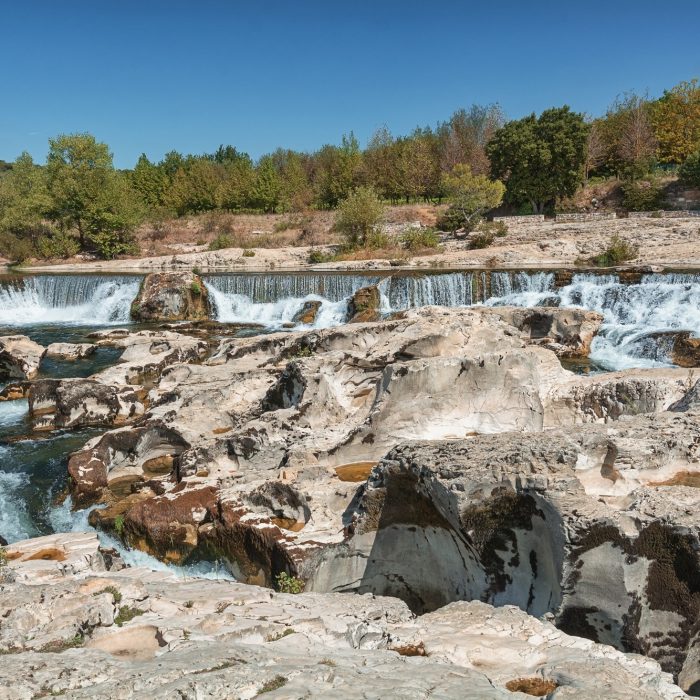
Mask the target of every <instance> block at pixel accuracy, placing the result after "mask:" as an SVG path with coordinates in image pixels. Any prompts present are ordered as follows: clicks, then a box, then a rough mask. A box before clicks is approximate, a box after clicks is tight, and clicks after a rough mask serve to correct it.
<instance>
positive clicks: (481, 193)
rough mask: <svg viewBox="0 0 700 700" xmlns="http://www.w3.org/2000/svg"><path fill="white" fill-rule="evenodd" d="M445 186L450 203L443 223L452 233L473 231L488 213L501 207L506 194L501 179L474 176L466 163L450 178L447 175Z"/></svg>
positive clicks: (455, 168)
mask: <svg viewBox="0 0 700 700" xmlns="http://www.w3.org/2000/svg"><path fill="white" fill-rule="evenodd" d="M442 186H443V190H444V192H445V194H446V195H447V199H448V201H449V203H450V206H449V208H448V210H447V212H446V215H445V216H444V218H443V221H442V224H443V225H444V226H445V228H448V229H451V230H457V229H458V228H464V229H465V230H467V231H473V230H474V229H475V228H476V226H477V225H478V224H479V223H480V222H481V220H482V219H483V216H484V214H485V213H486V212H487V211H489V210H490V209H495V208H496V207H497V206H499V205H500V204H501V202H502V201H503V194H504V192H505V187H504V185H503V183H502V182H501V181H500V180H495V181H494V180H489V178H488V177H486V175H474V174H472V171H471V168H470V167H469V166H468V165H465V164H464V163H458V164H457V165H456V166H455V167H454V169H453V170H452V172H451V173H450V174H449V175H444V176H443V180H442Z"/></svg>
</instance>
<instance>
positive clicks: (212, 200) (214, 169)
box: [167, 158, 224, 216]
mask: <svg viewBox="0 0 700 700" xmlns="http://www.w3.org/2000/svg"><path fill="white" fill-rule="evenodd" d="M223 172H224V171H223V168H222V166H220V165H218V164H216V163H213V162H212V161H211V160H209V159H208V158H190V159H188V160H187V161H185V162H184V164H183V165H182V166H180V168H179V169H178V170H177V172H176V173H175V176H174V177H173V181H172V185H171V187H170V191H169V193H168V197H167V202H168V204H169V205H170V206H171V207H172V208H173V209H174V210H175V211H176V212H177V214H178V216H182V215H183V214H197V213H200V212H204V211H211V210H212V209H216V207H217V202H218V200H217V195H218V191H219V187H220V185H221V182H222V180H223Z"/></svg>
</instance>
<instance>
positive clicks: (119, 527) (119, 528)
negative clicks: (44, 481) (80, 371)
mask: <svg viewBox="0 0 700 700" xmlns="http://www.w3.org/2000/svg"><path fill="white" fill-rule="evenodd" d="M131 313H132V315H133V314H134V309H133V305H132V309H131ZM137 313H138V309H137ZM114 531H115V532H116V533H117V534H118V535H119V536H120V537H121V534H122V532H124V516H123V515H118V516H117V517H116V518H114Z"/></svg>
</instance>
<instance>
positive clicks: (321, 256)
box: [309, 248, 333, 265]
mask: <svg viewBox="0 0 700 700" xmlns="http://www.w3.org/2000/svg"><path fill="white" fill-rule="evenodd" d="M331 260H333V255H332V254H331V253H326V252H324V251H322V250H319V249H318V248H312V249H311V250H310V251H309V264H310V265H318V264H319V263H325V262H330V261H331Z"/></svg>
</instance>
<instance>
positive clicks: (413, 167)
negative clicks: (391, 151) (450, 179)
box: [394, 130, 440, 203]
mask: <svg viewBox="0 0 700 700" xmlns="http://www.w3.org/2000/svg"><path fill="white" fill-rule="evenodd" d="M396 150H397V158H396V162H395V166H394V177H395V180H396V186H395V192H396V193H397V194H400V195H401V196H402V197H404V198H405V200H406V203H408V202H409V201H410V200H411V199H417V198H419V197H423V198H426V199H427V198H429V197H430V196H431V195H432V194H433V193H434V192H435V191H436V189H437V186H436V184H437V182H438V181H439V172H440V170H439V165H438V160H437V152H436V149H435V148H434V147H433V139H432V134H431V133H430V132H422V131H420V130H416V131H415V132H414V133H413V135H412V136H410V137H408V138H405V139H399V140H398V141H397V142H396Z"/></svg>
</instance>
